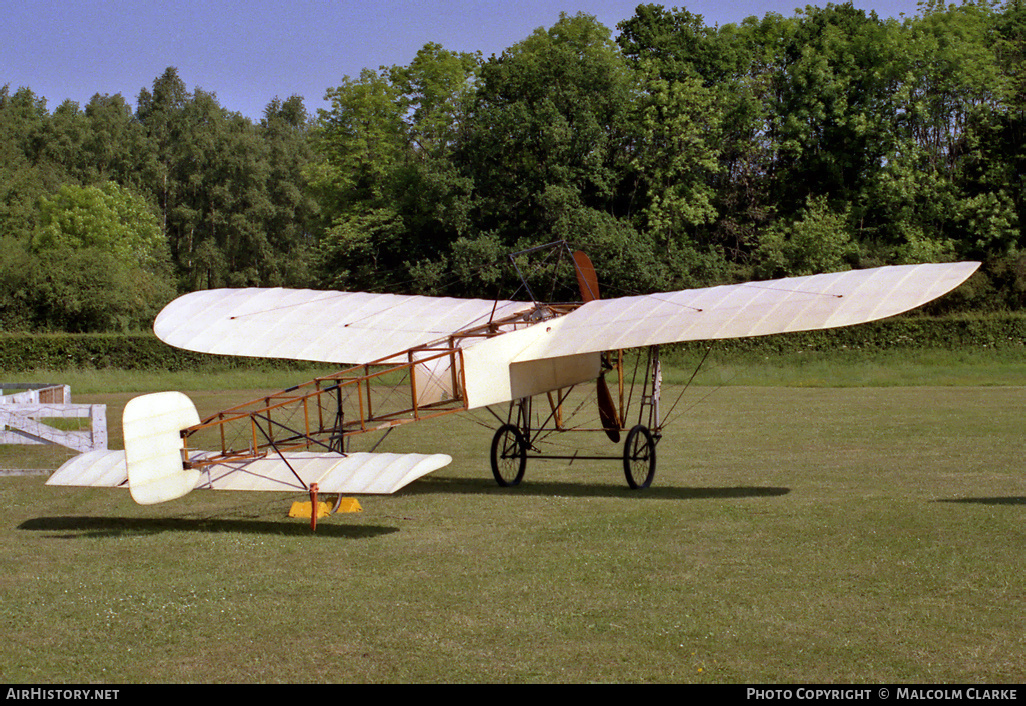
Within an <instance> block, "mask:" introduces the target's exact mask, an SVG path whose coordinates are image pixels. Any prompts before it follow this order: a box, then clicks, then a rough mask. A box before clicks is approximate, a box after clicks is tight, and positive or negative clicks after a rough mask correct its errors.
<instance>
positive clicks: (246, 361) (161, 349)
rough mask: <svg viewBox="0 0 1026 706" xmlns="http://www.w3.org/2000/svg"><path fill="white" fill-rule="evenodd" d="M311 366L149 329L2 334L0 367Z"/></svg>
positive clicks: (162, 368)
mask: <svg viewBox="0 0 1026 706" xmlns="http://www.w3.org/2000/svg"><path fill="white" fill-rule="evenodd" d="M310 365H312V364H310V363H301V362H296V361H282V360H264V359H260V358H243V357H236V356H224V355H209V354H206V353H193V352H191V351H185V350H181V349H180V348H173V347H171V346H169V345H167V344H166V343H164V342H163V341H161V340H160V339H158V338H157V337H156V336H154V335H153V334H152V333H133V334H106V333H103V334H99V333H97V334H91V333H84V334H67V333H53V334H0V370H3V371H7V372H23V371H28V370H82V369H93V368H114V369H120V370H172V371H173V370H199V369H206V368H209V369H226V368H240V367H250V368H253V367H259V368H303V367H308V366H310Z"/></svg>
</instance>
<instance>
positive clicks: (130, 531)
mask: <svg viewBox="0 0 1026 706" xmlns="http://www.w3.org/2000/svg"><path fill="white" fill-rule="evenodd" d="M18 529H22V530H31V531H36V532H55V533H56V534H54V535H53V538H54V539H79V538H82V537H91V538H97V537H126V536H131V535H153V534H160V533H162V532H238V533H240V534H268V535H277V536H293V535H295V536H299V535H311V534H313V535H314V536H319V537H341V538H347V539H369V538H371V537H378V536H381V535H385V534H391V533H392V532H398V531H399V530H398V528H397V527H379V526H368V525H335V524H327V523H325V522H321V523H319V524H318V525H317V531H316V532H313V533H312V532H311V531H310V523H309V521H303V522H285V521H283V522H271V521H267V520H239V519H217V518H212V519H182V518H147V517H37V518H35V519H31V520H26V521H25V522H22V523H21V524H20V525H18Z"/></svg>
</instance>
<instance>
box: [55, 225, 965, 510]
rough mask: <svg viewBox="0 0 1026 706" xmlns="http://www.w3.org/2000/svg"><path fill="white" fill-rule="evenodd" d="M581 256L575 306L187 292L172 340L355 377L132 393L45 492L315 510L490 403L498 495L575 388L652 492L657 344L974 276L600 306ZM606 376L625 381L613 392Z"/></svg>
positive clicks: (901, 301)
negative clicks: (217, 401)
mask: <svg viewBox="0 0 1026 706" xmlns="http://www.w3.org/2000/svg"><path fill="white" fill-rule="evenodd" d="M558 246H560V247H562V248H565V249H566V250H567V252H568V253H569V249H568V248H566V245H565V244H563V243H559V244H558ZM572 262H573V265H574V270H575V273H576V275H577V280H578V285H579V288H580V292H581V299H582V301H580V302H574V303H568V304H546V303H541V302H538V301H534V300H533V299H534V297H533V295H531V296H530V299H532V301H510V300H494V301H493V300H483V299H473V300H466V299H452V298H445V297H428V296H407V295H395V294H371V293H360V292H334V291H313V290H288V289H215V290H206V291H197V292H192V293H190V294H186V295H184V296H181V297H179V298H178V299H176V300H175V301H173V302H171V303H170V304H169V305H168V306H167V307H165V308H164V310H163V311H161V313H160V314H159V315H158V316H157V318H156V320H155V322H154V326H153V328H154V331H155V333H156V334H157V336H158V337H159V338H160V339H161V340H163V341H165V342H166V343H168V344H170V345H172V346H177V347H180V348H184V349H187V350H192V351H202V352H206V353H213V354H225V355H234V356H256V357H269V358H285V359H294V360H305V361H319V362H324V363H332V364H347V365H348V366H349V367H346V368H344V369H342V370H340V371H339V372H337V373H334V374H331V375H327V376H324V377H319V378H316V379H315V380H312V381H310V382H308V383H305V384H302V385H297V386H295V387H291V388H289V389H287V390H283V391H281V392H278V393H275V394H271V395H266V396H264V397H261V398H260V399H257V400H254V401H252V402H250V403H247V404H243V405H239V406H236V407H232V408H230V409H226V410H223V411H221V412H218V413H216V414H214V415H211V416H209V417H206V418H203V419H201V418H200V417H199V415H198V413H197V411H196V408H195V406H194V405H193V403H192V402H191V401H190V400H189V398H188V397H186V396H185V395H183V394H181V393H179V392H159V393H155V394H149V395H143V396H141V397H136V398H134V399H132V400H131V401H130V402H129V403H128V404H127V405H126V407H125V410H124V416H123V430H124V446H125V448H124V450H123V451H113V450H108V451H93V452H88V453H84V454H81V455H79V456H77V457H75V458H73V459H71V460H69V461H68V462H67V463H66V464H64V465H63V466H62V467H61V468H60V469H58V470H57V471H56V472H55V473H54V474H53V475H52V476H51V477H50V479H49V481H48V483H49V484H50V485H74V486H113V487H128V488H129V489H130V491H131V494H132V497H133V498H134V499H135V500H136V501H137V502H138V503H140V504H152V503H160V502H164V501H168V500H172V499H174V498H178V497H181V496H183V495H185V494H186V493H188V492H190V491H192V490H193V489H197V488H209V489H218V490H273V491H293V492H297V491H298V492H305V493H310V495H311V498H312V499H313V500H314V501H316V497H317V493H325V494H335V493H338V494H347V495H348V494H360V493H369V494H385V493H393V492H395V491H396V490H398V489H400V488H402V487H403V486H405V485H407V484H408V483H411V482H412V481H414V480H416V479H417V478H419V477H421V476H423V475H425V474H427V473H430V472H432V471H434V470H437V469H439V468H442V467H443V466H445V465H447V464H448V463H450V462H451V460H452V459H451V457H449V456H448V455H445V454H415V453H405V454H395V453H377V452H376V450H375V448H371V449H370V450H368V451H354V450H353V449H352V441H353V440H354V439H355V438H356V437H358V436H359V435H363V434H367V433H368V432H375V431H377V432H383V433H385V434H387V432H389V431H391V429H393V428H394V427H396V426H399V425H402V424H406V423H410V422H415V421H420V420H425V419H430V418H434V417H440V416H443V415H449V414H454V413H459V412H467V411H469V410H474V409H481V408H493V407H496V406H504V407H506V410H505V412H504V413H503V414H499V413H496V412H495V411H492V414H493V415H495V416H496V418H497V419H498V420H499V422H500V426H499V428H498V430H497V431H496V432H495V436H494V437H493V440H492V445H491V465H492V471H493V473H494V476H495V479H496V481H497V482H498V483H499V484H500V485H504V486H510V485H516V484H517V483H519V482H520V480H521V478H522V477H523V475H524V469H525V465H526V461H527V459H528V458H532V457H547V458H554V456H544V455H542V454H539V453H538V449H537V448H536V444H535V441H536V440H537V439H538V437H539V434H550V433H552V432H560V431H567V430H569V429H570V427H568V426H567V425H566V424H565V420H564V419H563V405H564V402H565V400H566V394H567V392H568V390H570V389H572V388H573V387H574V386H577V385H580V384H582V383H589V382H590V383H595V384H596V385H597V395H598V410H599V417H600V419H601V427H600V428H596V429H594V430H595V431H604V432H605V433H606V434H607V435H608V436H609V438H610V439H611V440H613V441H614V442H619V439H620V434H621V433H622V432H625V433H626V439H625V441H624V445H623V451H622V455H620V456H616V457H614V458H622V460H623V466H624V472H625V475H626V478H627V483H628V485H629V486H630V487H631V488H644V487H647V486H648V485H649V484H650V483H651V482H652V478H653V475H654V472H655V459H656V454H655V451H656V444H657V443H658V442H659V440H660V438H661V435H662V419H661V416H660V409H659V397H660V385H661V371H660V365H659V349H658V346H660V345H664V344H670V343H676V342H683V341H698V340H713V339H724V338H739V337H747V336H765V335H769V334H776V333H784V332H790V331H806V330H813V329H825V328H833V327H840V326H850V325H853V324H858V323H862V322H866V321H872V320H876V319H882V318H885V317H889V316H893V315H895V314H899V313H901V312H904V311H908V310H910V309H913V308H915V307H918V306H921V305H922V304H925V303H926V302H929V301H931V300H932V299H935V298H937V297H939V296H941V295H943V294H945V293H947V292H949V291H951V290H952V289H954V288H955V287H957V286H958V285H959V284H961V283H962V282H964V281H965V280H966V279H967V278H968V277H969V276H970V275H971V274H972V273H973V272H974V271H975V270H976V269H977V267H978V266H979V263H975V262H959V263H949V264H921V265H905V266H893V267H880V268H875V269H866V270H849V271H845V272H837V273H832V274H820V275H812V276H806V277H791V278H786V279H778V280H773V281H764V282H748V283H744V284H733V285H724V286H717V287H708V288H703V289H691V290H683V291H677V292H666V293H660V294H645V295H639V296H627V297H620V298H614V299H601V298H599V296H598V295H599V291H598V282H597V278H596V276H595V270H594V267H593V266H592V264H591V262H590V261H589V260H588V258H587V256H585V255H584V254H583V253H581V252H579V251H578V252H575V253H572ZM625 349H642V350H643V351H644V349H647V351H644V354H643V355H640V356H635V357H636V358H637V359H640V360H644V361H645V368H646V369H645V372H644V373H643V374H642V375H641V384H640V391H641V395H640V398H641V400H640V404H638V405H636V407H635V409H634V410H633V411H632V410H631V409H630V397H631V396H632V393H633V391H634V384H633V383H628V384H627V387H630V388H631V390H630V392H626V391H625V375H624V365H623V360H624V356H623V351H624V350H625ZM608 372H615V373H616V378H617V379H616V384H615V385H614V390H615V394H614V392H613V391H611V389H610V386H609V385H608V384H607V383H606V380H605V375H606V373H608ZM386 383H388V384H386ZM535 397H539V398H540V399H541V402H540V404H539V406H540V407H542V408H543V409H544V408H546V407H547V410H548V411H547V415H548V416H547V418H546V419H545V421H544V422H541V423H538V422H537V421H536V420H537V419H538V418H539V416H538V415H537V414H532V399H533V398H535ZM542 398H543V399H542ZM632 412H637V415H636V416H633V414H632ZM628 415H632V421H631V422H629V421H628ZM532 420H535V421H532ZM555 458H571V459H572V458H581V457H580V456H577V455H576V454H574V455H570V456H562V457H555Z"/></svg>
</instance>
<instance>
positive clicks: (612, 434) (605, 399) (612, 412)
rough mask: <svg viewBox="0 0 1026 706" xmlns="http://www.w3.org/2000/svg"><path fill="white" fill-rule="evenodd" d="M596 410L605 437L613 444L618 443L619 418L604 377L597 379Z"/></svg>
mask: <svg viewBox="0 0 1026 706" xmlns="http://www.w3.org/2000/svg"><path fill="white" fill-rule="evenodd" d="M598 408H599V419H600V420H601V421H602V428H603V429H605V430H606V436H608V437H609V440H610V441H612V442H613V443H614V444H618V443H620V416H619V415H618V414H617V412H616V404H615V403H614V402H613V395H612V394H610V392H609V386H608V385H606V376H605V375H600V376H599V379H598Z"/></svg>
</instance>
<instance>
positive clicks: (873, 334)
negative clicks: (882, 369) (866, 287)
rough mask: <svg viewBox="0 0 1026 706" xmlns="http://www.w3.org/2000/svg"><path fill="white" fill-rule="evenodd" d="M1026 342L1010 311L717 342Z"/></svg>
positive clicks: (733, 348)
mask: <svg viewBox="0 0 1026 706" xmlns="http://www.w3.org/2000/svg"><path fill="white" fill-rule="evenodd" d="M1024 345H1026V315H1024V314H1020V313H1008V314H988V315H960V316H950V317H928V316H919V315H908V316H899V317H895V318H891V319H884V320H882V321H873V322H870V323H866V324H860V325H858V326H847V327H845V328H837V329H826V330H820V331H799V332H796V333H785V334H779V335H775V336H759V337H755V338H734V339H727V340H722V341H717V342H716V350H718V351H723V352H730V353H752V354H767V355H769V354H781V353H796V352H800V351H836V350H865V351H884V350H936V349H940V350H949V351H957V350H973V349H983V348H991V349H995V348H997V349H1014V348H1022V347H1023V346H1024ZM707 346H708V342H699V343H689V344H684V345H682V346H681V348H682V349H684V350H695V349H704V348H705V347H707Z"/></svg>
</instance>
